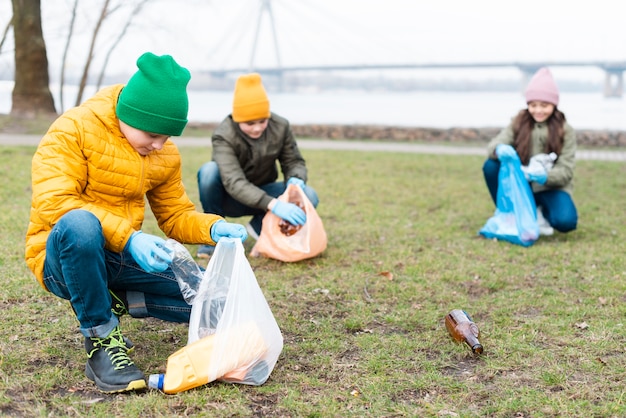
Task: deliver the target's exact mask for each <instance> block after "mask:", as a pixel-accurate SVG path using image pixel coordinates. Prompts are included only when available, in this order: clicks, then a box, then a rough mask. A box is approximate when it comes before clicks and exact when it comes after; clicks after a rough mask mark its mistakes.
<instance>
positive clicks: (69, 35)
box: [59, 0, 78, 112]
mask: <svg viewBox="0 0 626 418" xmlns="http://www.w3.org/2000/svg"><path fill="white" fill-rule="evenodd" d="M77 8H78V0H74V7H72V20H71V21H70V27H69V32H68V33H67V40H66V41H65V48H63V61H62V62H61V77H60V80H59V101H60V102H61V103H60V105H61V112H63V111H64V110H65V106H64V104H63V88H64V87H65V64H66V63H67V53H68V51H69V49H70V42H71V40H72V34H73V33H74V24H75V23H76V9H77Z"/></svg>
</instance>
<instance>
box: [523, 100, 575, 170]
mask: <svg viewBox="0 0 626 418" xmlns="http://www.w3.org/2000/svg"><path fill="white" fill-rule="evenodd" d="M535 123H536V122H535V120H534V119H533V117H532V116H531V114H530V112H529V111H528V109H524V110H521V111H520V112H519V113H518V114H517V116H516V117H515V120H514V121H513V148H515V150H516V151H517V154H518V155H519V158H520V160H521V161H522V165H527V164H528V162H529V161H530V157H531V155H530V142H531V141H530V138H531V134H532V131H533V128H534V126H535ZM546 123H547V124H548V143H547V144H546V149H544V150H542V151H543V152H545V153H546V154H549V153H551V152H554V153H556V155H560V154H561V149H562V148H563V140H564V138H563V137H564V135H565V128H564V126H565V114H564V113H563V112H561V111H560V110H558V109H557V108H556V107H555V108H554V112H552V114H551V115H550V117H549V118H548V120H547V121H546Z"/></svg>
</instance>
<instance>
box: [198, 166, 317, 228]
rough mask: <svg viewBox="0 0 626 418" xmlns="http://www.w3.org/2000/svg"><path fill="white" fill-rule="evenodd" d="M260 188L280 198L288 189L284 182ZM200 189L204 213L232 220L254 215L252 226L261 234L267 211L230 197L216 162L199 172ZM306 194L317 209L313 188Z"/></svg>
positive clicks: (306, 189)
mask: <svg viewBox="0 0 626 418" xmlns="http://www.w3.org/2000/svg"><path fill="white" fill-rule="evenodd" d="M259 187H260V188H261V189H262V190H263V191H264V192H265V193H267V194H268V195H270V196H272V197H278V196H280V195H281V194H283V193H284V192H285V189H286V186H285V183H284V182H282V181H280V182H275V183H268V184H264V185H262V186H259ZM198 189H199V192H200V202H201V203H202V210H203V211H204V213H214V214H216V215H220V216H228V217H231V218H239V217H241V216H247V215H252V220H251V221H250V225H252V227H253V228H254V230H255V231H256V233H257V234H260V233H261V226H262V224H263V217H264V216H265V213H266V212H267V211H266V210H265V209H258V208H253V207H250V206H246V205H244V204H243V203H241V202H239V201H238V200H236V199H235V198H233V197H232V196H231V195H229V194H228V193H227V192H226V189H224V185H223V184H222V178H221V176H220V170H219V168H218V167H217V163H216V162H215V161H209V162H208V163H205V164H204V165H202V167H200V170H198ZM304 194H306V196H307V197H308V198H309V200H310V201H311V203H312V204H313V206H314V207H317V205H318V203H319V198H318V197H317V193H316V192H315V190H313V188H312V187H309V186H305V187H304Z"/></svg>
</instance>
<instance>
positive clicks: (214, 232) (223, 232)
mask: <svg viewBox="0 0 626 418" xmlns="http://www.w3.org/2000/svg"><path fill="white" fill-rule="evenodd" d="M224 237H227V238H239V239H241V242H244V241H245V240H246V238H248V232H247V231H246V227H245V226H243V225H239V224H235V223H230V222H226V221H222V220H219V221H217V222H215V223H214V224H213V226H212V227H211V239H212V240H213V241H215V242H218V241H219V240H220V238H224Z"/></svg>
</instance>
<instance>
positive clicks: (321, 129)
mask: <svg viewBox="0 0 626 418" xmlns="http://www.w3.org/2000/svg"><path fill="white" fill-rule="evenodd" d="M217 125H218V123H202V122H189V124H188V125H187V128H186V129H185V135H186V136H194V131H195V132H199V131H200V132H207V131H213V130H214V129H215V128H216V127H217ZM502 128H504V127H484V128H447V129H442V128H426V127H398V126H385V125H339V124H337V125H335V124H306V125H298V124H292V125H291V129H292V131H293V134H294V135H295V136H296V138H316V139H330V140H333V139H336V140H374V141H392V142H418V141H419V142H425V143H455V144H486V143H487V142H489V141H490V140H491V138H493V137H494V136H496V135H497V134H498V132H500V130H501V129H502ZM576 137H577V142H578V145H579V146H583V147H619V148H622V147H626V131H617V130H616V131H611V130H590V129H583V130H576Z"/></svg>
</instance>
